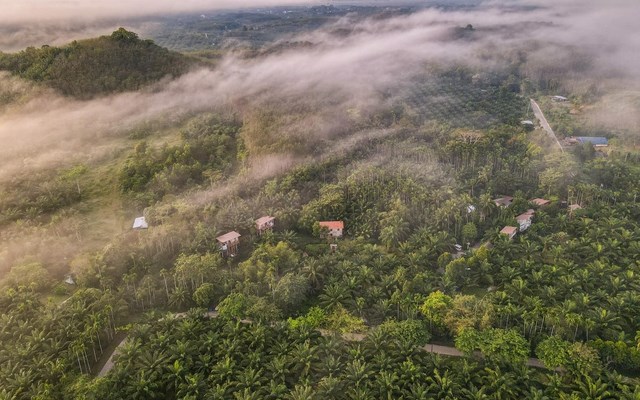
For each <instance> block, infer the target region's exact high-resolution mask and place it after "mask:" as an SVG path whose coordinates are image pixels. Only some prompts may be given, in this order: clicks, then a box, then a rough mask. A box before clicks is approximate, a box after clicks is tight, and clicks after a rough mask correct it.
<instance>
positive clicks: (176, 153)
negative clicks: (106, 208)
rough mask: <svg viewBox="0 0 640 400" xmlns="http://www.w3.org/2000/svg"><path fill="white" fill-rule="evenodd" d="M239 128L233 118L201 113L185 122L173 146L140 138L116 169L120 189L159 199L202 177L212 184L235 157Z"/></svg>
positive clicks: (235, 159) (192, 183)
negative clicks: (225, 118) (160, 145)
mask: <svg viewBox="0 0 640 400" xmlns="http://www.w3.org/2000/svg"><path fill="white" fill-rule="evenodd" d="M239 128H240V127H239V125H238V124H237V123H235V122H234V121H224V120H220V119H219V118H218V117H217V116H215V115H211V114H204V115H200V116H197V117H194V118H193V119H192V120H190V121H189V122H188V123H187V124H186V125H185V127H184V128H183V129H182V131H181V134H180V137H181V143H179V144H177V145H173V146H169V145H164V146H163V147H162V148H160V149H156V148H153V147H151V146H148V145H147V143H146V142H144V141H143V142H140V143H138V144H137V145H136V146H135V150H134V153H133V154H131V155H130V156H129V158H128V160H127V161H126V162H125V164H124V166H123V167H122V168H121V170H120V174H119V185H120V189H121V191H122V192H124V193H129V192H133V193H142V192H144V194H143V195H141V196H139V197H143V198H149V199H150V200H159V199H161V198H162V196H163V195H165V194H167V193H175V192H176V191H177V190H180V189H182V188H184V187H185V186H190V185H194V184H199V183H202V182H203V181H205V180H206V179H208V180H209V183H210V184H213V182H215V181H216V180H219V179H221V178H222V176H223V175H224V173H225V172H228V170H229V169H230V167H231V166H233V164H234V162H235V161H237V159H238V150H239V138H238V137H237V133H238V130H239ZM240 146H241V144H240Z"/></svg>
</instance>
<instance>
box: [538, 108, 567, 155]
mask: <svg viewBox="0 0 640 400" xmlns="http://www.w3.org/2000/svg"><path fill="white" fill-rule="evenodd" d="M529 100H531V109H532V110H533V114H534V115H535V116H536V118H538V121H540V126H542V129H544V130H545V131H546V132H547V134H548V135H549V137H551V139H553V140H555V141H556V143H557V144H558V147H559V148H560V151H561V152H563V153H564V149H563V148H562V145H561V144H560V141H559V140H558V137H557V136H556V134H555V132H554V131H553V129H551V125H549V122H548V121H547V119H546V118H545V116H544V114H543V113H542V110H541V109H540V106H539V105H538V103H536V101H535V100H534V99H529Z"/></svg>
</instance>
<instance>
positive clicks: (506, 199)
mask: <svg viewBox="0 0 640 400" xmlns="http://www.w3.org/2000/svg"><path fill="white" fill-rule="evenodd" d="M493 202H494V203H496V205H497V206H498V207H509V206H510V205H511V203H513V197H511V196H502V197H498V198H497V199H493Z"/></svg>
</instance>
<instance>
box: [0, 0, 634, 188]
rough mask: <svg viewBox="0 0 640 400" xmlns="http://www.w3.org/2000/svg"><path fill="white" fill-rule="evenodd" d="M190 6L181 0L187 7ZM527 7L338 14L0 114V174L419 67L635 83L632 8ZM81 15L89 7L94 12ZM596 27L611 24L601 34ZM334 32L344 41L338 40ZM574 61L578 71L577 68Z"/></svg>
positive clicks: (380, 86)
mask: <svg viewBox="0 0 640 400" xmlns="http://www.w3.org/2000/svg"><path fill="white" fill-rule="evenodd" d="M31 1H36V0H31ZM44 3H46V2H44V1H43V2H42V4H44ZM117 4H120V5H122V4H124V2H120V3H117ZM158 4H160V5H162V4H165V3H164V2H160V3H158ZM166 4H167V5H168V4H169V2H166ZM171 4H173V2H171ZM201 4H203V3H202V2H187V3H186V6H188V7H195V6H196V5H201ZM216 4H217V5H218V6H222V4H223V3H216ZM225 4H226V3H225ZM253 4H256V3H253ZM518 4H524V3H518ZM531 4H535V5H536V7H534V8H524V9H522V8H509V7H506V8H505V7H497V6H495V5H493V4H489V5H484V6H482V7H478V8H472V9H461V10H455V11H442V10H439V9H427V10H424V11H422V12H418V13H414V14H412V15H408V16H399V17H394V18H389V19H368V20H364V21H362V20H357V19H355V18H354V17H350V16H348V17H345V18H343V19H342V20H339V21H337V22H336V23H335V24H332V25H329V26H326V27H324V28H322V29H320V30H317V31H313V32H309V33H307V34H304V35H301V36H298V37H295V38H290V39H292V40H299V41H307V42H310V43H312V44H313V45H312V46H311V47H310V48H303V49H293V50H289V51H285V52H282V53H277V54H273V55H270V56H264V57H259V58H257V59H248V60H247V59H243V58H241V57H237V56H235V55H233V54H232V55H229V56H228V57H226V58H225V59H224V60H223V61H222V62H221V63H220V65H219V66H218V67H217V68H216V69H215V70H208V69H202V70H199V71H194V72H192V73H190V74H187V75H185V76H183V77H181V78H179V79H177V80H175V81H172V82H166V83H163V84H160V85H158V86H157V87H156V88H155V89H154V90H152V91H147V92H139V93H126V94H119V95H115V96H111V97H108V98H102V99H97V100H93V101H89V102H77V101H71V100H68V99H62V98H60V97H56V96H54V97H45V98H44V99H36V100H34V101H32V102H31V103H30V105H29V106H28V107H25V108H24V109H23V110H22V111H17V112H12V113H9V114H7V115H4V116H0V140H2V142H3V143H4V144H5V145H3V146H2V149H0V160H2V161H1V162H0V169H4V170H5V172H7V173H9V171H8V170H7V168H10V169H11V166H13V168H18V167H17V165H19V166H22V165H23V164H25V163H26V164H28V165H32V166H34V167H36V166H46V165H47V164H48V163H50V162H53V161H54V160H56V159H58V160H60V162H63V161H64V160H67V159H69V158H71V157H77V155H78V154H92V151H95V148H96V146H97V148H98V149H100V148H101V147H100V146H99V144H101V143H102V144H105V146H106V144H107V143H109V142H110V141H111V140H113V137H114V136H117V134H118V133H119V132H121V131H122V127H123V126H132V125H134V124H136V123H139V122H141V121H145V120H149V119H154V118H158V117H159V116H165V115H172V114H175V115H183V114H185V113H187V112H193V111H198V110H205V109H211V108H214V107H221V106H225V105H229V104H238V102H240V101H243V102H246V103H247V104H249V106H250V107H255V106H259V105H260V104H261V102H269V101H271V102H273V101H274V99H276V100H278V99H280V100H283V99H289V101H316V102H317V103H318V104H324V105H325V106H326V105H331V106H332V107H336V109H344V108H345V107H353V106H361V107H370V106H375V104H376V102H378V101H379V100H380V93H381V92H383V91H386V90H388V89H389V88H393V87H397V86H398V83H399V82H400V83H402V82H405V83H406V82H407V81H408V79H409V78H410V77H412V76H414V75H416V74H418V73H422V72H424V70H425V66H426V65H427V64H434V63H435V64H441V65H453V64H457V65H470V66H473V67H475V68H480V69H483V68H484V69H491V68H494V67H501V63H504V59H505V58H508V57H511V56H512V54H511V53H515V52H518V51H521V52H524V53H525V55H526V57H527V59H528V65H527V70H528V72H530V73H531V74H535V73H537V72H538V73H540V71H542V72H545V73H548V72H549V71H552V72H553V71H557V72H558V74H559V75H565V76H572V74H573V75H574V79H576V80H580V81H586V80H588V78H589V77H592V76H594V75H593V74H595V76H598V77H601V76H606V74H626V76H629V77H636V78H637V77H638V71H640V65H639V64H638V62H639V58H638V54H640V51H636V50H640V47H639V46H640V43H639V42H638V39H637V37H636V36H637V35H636V36H634V35H630V34H628V31H629V30H631V29H632V27H633V23H632V22H633V19H634V16H635V15H639V14H638V13H634V11H635V10H636V9H637V8H638V6H637V5H635V4H630V3H627V2H623V1H618V2H616V3H615V4H616V6H615V7H611V8H607V9H605V10H600V9H599V7H597V6H596V5H595V3H594V4H591V5H590V6H586V7H578V6H577V3H575V2H574V3H569V5H566V6H559V7H550V6H545V2H544V1H536V2H535V3H531ZM90 7H91V9H92V10H94V9H95V10H99V9H101V7H103V6H90ZM17 8H19V7H17ZM616 21H617V22H618V24H614V22H616ZM466 24H473V25H474V27H475V28H476V33H474V35H475V39H474V40H451V32H452V28H454V27H459V26H465V25H466ZM614 25H616V26H614ZM598 26H607V27H610V28H611V29H612V31H611V32H612V33H609V32H610V31H609V30H608V29H600V30H599V29H597V27H598ZM86 27H87V29H90V25H86ZM344 30H347V31H348V32H350V34H349V35H344V34H343V32H344ZM623 32H626V33H627V34H623ZM549 49H551V50H549ZM576 54H578V55H579V57H576ZM583 62H584V63H587V64H589V65H584V66H582V65H581V63H583ZM572 71H573V72H572ZM291 99H293V100H291ZM309 99H311V100H309ZM327 107H328V106H327ZM328 109H331V108H328ZM34 110H37V112H34ZM330 115H331V113H330V112H327V113H325V114H322V115H321V117H318V118H320V119H327V120H328V119H330ZM317 120H318V119H316V120H315V121H316V122H315V123H314V125H313V126H315V127H316V128H317V129H319V130H320V131H324V132H335V130H336V129H337V128H336V127H335V126H331V124H330V121H327V124H326V125H327V126H331V128H327V129H324V128H323V127H322V124H321V123H318V122H317ZM334 125H335V124H334ZM295 129H298V126H296V128H295ZM323 129H324V130H323ZM305 133H306V132H301V133H300V134H301V135H302V134H305ZM308 134H309V135H311V136H313V135H314V133H313V132H308ZM90 149H93V150H92V151H90ZM105 149H106V147H105ZM17 160H20V163H18V164H16V163H15V161H17ZM5 176H6V175H5Z"/></svg>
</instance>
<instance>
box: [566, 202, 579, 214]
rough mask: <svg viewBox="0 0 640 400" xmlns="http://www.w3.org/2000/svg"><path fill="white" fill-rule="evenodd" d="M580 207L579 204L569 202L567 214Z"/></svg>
mask: <svg viewBox="0 0 640 400" xmlns="http://www.w3.org/2000/svg"><path fill="white" fill-rule="evenodd" d="M581 208H582V207H581V206H580V204H571V205H570V206H569V215H572V214H573V213H574V212H576V211H577V210H580V209H581Z"/></svg>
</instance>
